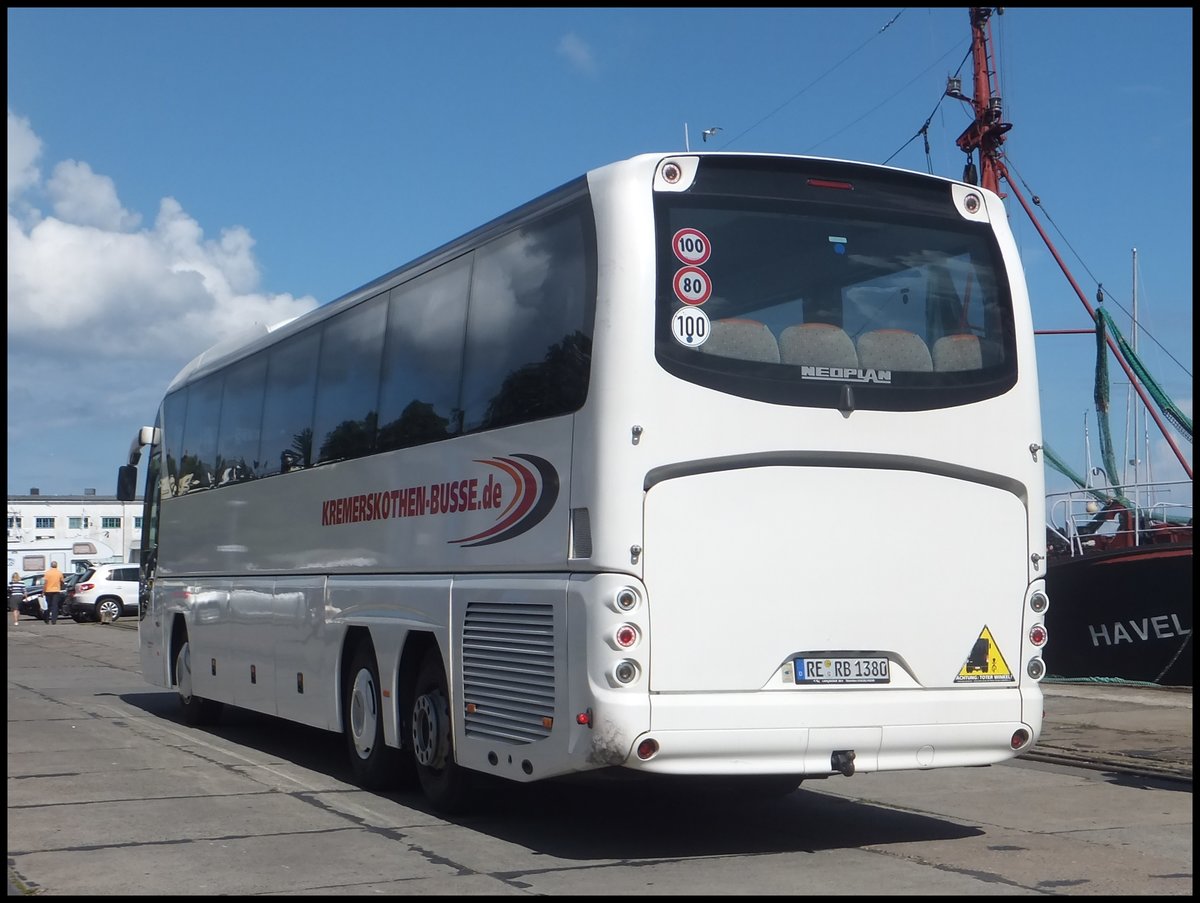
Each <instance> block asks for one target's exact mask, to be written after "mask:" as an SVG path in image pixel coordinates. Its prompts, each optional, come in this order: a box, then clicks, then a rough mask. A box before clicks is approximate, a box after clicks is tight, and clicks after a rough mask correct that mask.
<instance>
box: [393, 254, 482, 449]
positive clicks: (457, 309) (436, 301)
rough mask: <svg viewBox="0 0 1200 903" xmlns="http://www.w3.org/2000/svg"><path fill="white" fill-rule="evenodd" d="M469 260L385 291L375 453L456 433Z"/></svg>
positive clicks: (465, 256)
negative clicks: (385, 311) (384, 331)
mask: <svg viewBox="0 0 1200 903" xmlns="http://www.w3.org/2000/svg"><path fill="white" fill-rule="evenodd" d="M470 277H471V257H470V255H463V256H462V257H460V258H458V259H457V260H452V261H450V262H449V263H446V264H443V265H442V266H440V267H438V268H437V269H436V270H432V271H430V272H428V273H424V274H422V275H421V276H418V277H417V278H416V279H413V280H412V281H410V282H406V283H404V284H403V285H400V286H397V287H396V288H394V289H392V290H391V292H390V298H389V306H388V322H387V338H386V339H385V340H384V356H383V373H382V377H381V380H380V389H379V440H378V447H379V450H380V451H391V450H392V449H396V448H408V447H410V446H413V445H421V444H423V443H426V442H436V441H437V440H438V439H448V438H449V437H451V436H453V435H456V434H457V433H458V432H459V430H460V428H461V423H460V419H461V418H460V417H459V414H460V411H459V409H458V383H459V374H460V372H461V369H462V353H463V333H464V332H465V331H466V328H467V290H468V288H469V285H470Z"/></svg>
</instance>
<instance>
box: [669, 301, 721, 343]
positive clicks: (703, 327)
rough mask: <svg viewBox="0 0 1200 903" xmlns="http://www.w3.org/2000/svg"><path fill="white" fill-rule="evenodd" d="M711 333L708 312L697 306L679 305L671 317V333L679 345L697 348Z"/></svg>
mask: <svg viewBox="0 0 1200 903" xmlns="http://www.w3.org/2000/svg"><path fill="white" fill-rule="evenodd" d="M711 333H712V324H711V323H710V322H709V321H708V314H706V313H705V312H704V311H702V310H701V309H700V308H698V307H681V308H679V310H677V311H675V313H674V314H673V315H672V317H671V334H672V335H673V336H675V341H677V342H678V343H679V344H680V345H686V346H688V347H689V348H699V347H700V346H701V345H703V344H704V343H705V342H707V341H708V337H709V335H710V334H711Z"/></svg>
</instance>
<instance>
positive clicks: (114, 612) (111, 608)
mask: <svg viewBox="0 0 1200 903" xmlns="http://www.w3.org/2000/svg"><path fill="white" fill-rule="evenodd" d="M98 608H99V610H98V611H97V612H96V613H97V614H98V615H99V616H100V618H101V620H103V619H104V616H105V615H108V616H109V617H110V618H111V619H112V620H114V621H115V620H116V619H117V618H118V617H119V616H120V614H121V613H120V610H119V609H118V608H117V603H116V602H114V601H113V600H112V599H105V600H104V601H103V602H101V603H100V605H99V606H98Z"/></svg>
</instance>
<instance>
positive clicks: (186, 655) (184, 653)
mask: <svg viewBox="0 0 1200 903" xmlns="http://www.w3.org/2000/svg"><path fill="white" fill-rule="evenodd" d="M175 682H176V683H177V684H178V685H179V698H180V699H181V700H182V701H183V704H184V705H187V704H188V703H189V702H191V701H192V650H191V648H190V647H189V646H188V644H187V643H184V644H183V648H182V649H180V650H179V658H177V659H176V660H175Z"/></svg>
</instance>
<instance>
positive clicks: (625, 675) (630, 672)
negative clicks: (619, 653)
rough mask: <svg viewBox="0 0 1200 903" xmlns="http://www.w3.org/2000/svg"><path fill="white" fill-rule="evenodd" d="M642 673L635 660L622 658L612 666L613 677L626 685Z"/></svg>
mask: <svg viewBox="0 0 1200 903" xmlns="http://www.w3.org/2000/svg"><path fill="white" fill-rule="evenodd" d="M641 673H642V669H641V668H639V667H638V664H637V662H632V661H630V660H629V659H623V660H622V661H619V662H617V664H616V666H615V667H614V668H613V679H614V680H615V681H616V682H617V683H619V684H624V685H626V686H628V685H629V684H631V683H633V682H634V681H635V680H637V679H638V675H639V674H641Z"/></svg>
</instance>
